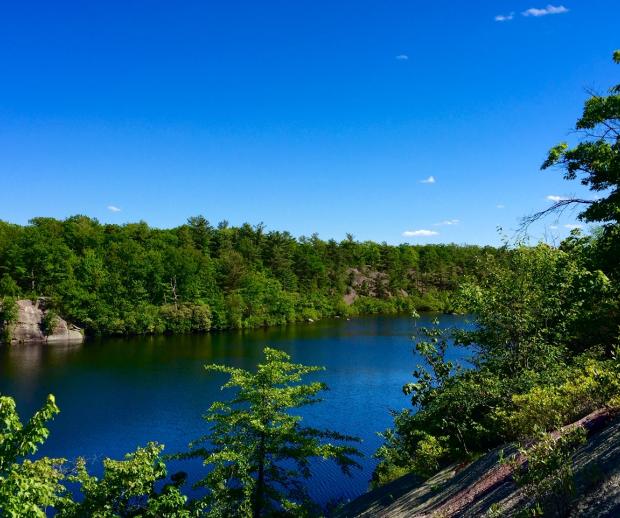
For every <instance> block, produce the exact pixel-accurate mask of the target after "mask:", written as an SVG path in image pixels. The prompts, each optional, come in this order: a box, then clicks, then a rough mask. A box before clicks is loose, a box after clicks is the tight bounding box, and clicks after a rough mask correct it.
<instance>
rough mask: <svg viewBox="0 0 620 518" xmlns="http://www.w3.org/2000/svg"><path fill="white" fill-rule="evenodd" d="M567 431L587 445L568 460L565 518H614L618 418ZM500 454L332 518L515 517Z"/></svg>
mask: <svg viewBox="0 0 620 518" xmlns="http://www.w3.org/2000/svg"><path fill="white" fill-rule="evenodd" d="M573 426H581V427H583V428H584V429H585V430H586V432H587V434H588V441H587V443H586V444H584V445H583V446H581V447H580V448H579V449H578V450H577V451H576V452H575V453H574V454H573V456H572V462H573V469H574V474H575V495H574V498H573V500H572V501H571V502H570V504H571V505H572V509H571V510H570V511H569V513H568V516H570V517H583V518H585V517H588V518H590V517H610V518H611V517H617V516H620V417H618V415H617V411H615V410H614V411H610V410H609V409H601V410H597V411H595V412H593V413H592V414H590V415H588V416H586V417H584V418H583V419H580V420H579V421H577V422H576V423H573V424H572V425H569V426H567V427H564V429H563V430H565V429H568V428H570V427H573ZM556 433H562V430H560V431H558V432H556ZM501 450H502V448H497V449H496V450H493V451H491V452H489V453H487V454H486V455H484V456H482V457H481V458H479V459H478V460H476V461H475V462H472V463H471V464H470V465H468V466H466V467H462V466H451V467H449V468H446V469H444V470H443V471H440V472H439V473H437V474H436V475H434V476H433V477H431V478H430V479H428V480H427V481H425V482H420V480H419V479H418V478H417V477H415V476H414V475H406V476H404V477H402V478H399V479H397V480H394V481H393V482H391V483H389V484H386V485H385V486H383V487H380V488H378V489H375V490H373V491H370V492H369V493H366V494H365V495H362V496H360V497H359V498H357V499H355V500H353V501H352V502H350V503H349V504H347V505H346V506H345V507H344V508H342V509H340V510H339V511H337V512H336V513H335V516H336V517H338V518H353V517H364V518H371V517H372V518H375V517H377V518H414V517H418V518H422V517H424V518H448V517H455V518H456V517H459V518H460V517H475V516H488V517H491V516H502V517H516V516H518V515H519V510H520V509H522V507H523V505H524V504H525V503H526V502H527V501H528V497H527V495H525V494H524V493H523V491H522V490H521V489H520V488H518V487H517V486H516V484H515V483H514V481H513V479H512V476H511V475H512V473H511V470H510V468H509V467H508V466H507V465H505V464H502V463H500V462H499V459H500V451H501ZM503 450H504V453H505V454H506V456H507V455H509V454H511V453H513V452H514V451H515V449H514V448H512V447H504V448H503ZM593 474H594V475H593ZM493 507H495V508H496V511H495V512H493Z"/></svg>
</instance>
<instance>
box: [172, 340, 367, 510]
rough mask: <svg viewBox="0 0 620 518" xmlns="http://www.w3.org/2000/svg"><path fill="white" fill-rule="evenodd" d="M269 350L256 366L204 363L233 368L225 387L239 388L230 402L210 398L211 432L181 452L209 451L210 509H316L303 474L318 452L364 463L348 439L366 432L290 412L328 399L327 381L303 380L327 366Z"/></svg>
mask: <svg viewBox="0 0 620 518" xmlns="http://www.w3.org/2000/svg"><path fill="white" fill-rule="evenodd" d="M264 354H265V360H266V362H265V363H263V364H259V365H258V367H257V371H256V373H252V372H248V371H246V370H243V369H239V368H234V367H227V366H223V365H207V366H206V367H205V368H206V369H207V370H208V371H213V372H223V373H226V374H229V375H230V379H229V380H228V382H227V383H225V384H224V385H223V387H222V388H236V389H237V394H236V396H235V397H234V398H233V399H232V401H231V402H230V403H222V402H215V403H213V404H212V405H211V407H210V408H209V411H208V412H207V414H206V416H205V419H206V420H207V421H209V422H210V423H211V426H212V427H211V431H210V433H209V434H207V435H205V436H204V437H201V438H200V439H198V440H196V441H194V442H193V443H192V444H190V451H189V452H188V453H186V454H182V455H179V457H183V458H189V457H199V458H202V459H203V460H204V464H205V465H208V466H211V467H212V470H211V471H210V472H209V474H208V475H207V476H206V477H205V478H204V479H203V480H201V481H199V482H198V483H197V484H196V486H197V487H205V488H207V489H208V490H209V493H208V495H207V496H206V497H205V498H204V499H203V500H202V501H201V505H202V506H203V509H204V510H205V511H206V512H207V514H208V515H210V516H254V517H259V516H269V515H287V514H291V515H295V516H302V515H304V514H309V513H310V512H311V509H312V504H311V502H310V500H309V497H308V494H307V492H306V491H305V490H304V487H303V486H302V483H301V482H302V480H303V479H306V478H308V477H310V462H309V461H310V459H311V458H313V457H320V458H323V459H333V460H334V461H335V462H336V463H338V465H339V466H340V468H341V469H342V471H343V472H344V473H345V474H349V472H350V469H351V468H353V467H360V466H359V464H358V463H357V462H356V461H355V460H354V459H353V457H354V456H360V455H361V454H360V453H359V452H358V450H357V449H355V448H353V447H351V446H348V445H346V444H343V443H345V442H347V441H358V440H359V439H356V438H353V437H348V436H345V435H341V434H339V433H336V432H332V431H329V430H318V429H315V428H310V427H306V426H302V424H301V421H302V418H301V417H300V416H298V415H291V414H289V413H288V411H289V410H291V409H295V408H299V407H303V406H306V405H310V404H314V403H318V402H319V401H321V400H320V399H319V398H318V397H317V394H318V393H319V392H321V391H322V390H325V389H326V386H325V384H324V383H320V382H312V383H307V384H301V383H300V382H301V380H302V377H303V376H304V375H306V374H309V373H312V372H316V371H319V370H322V368H321V367H310V366H305V365H300V364H295V363H291V362H290V359H291V358H290V356H289V355H288V354H286V353H285V352H282V351H277V350H274V349H270V348H265V350H264ZM330 441H334V442H335V443H336V444H334V443H332V442H330Z"/></svg>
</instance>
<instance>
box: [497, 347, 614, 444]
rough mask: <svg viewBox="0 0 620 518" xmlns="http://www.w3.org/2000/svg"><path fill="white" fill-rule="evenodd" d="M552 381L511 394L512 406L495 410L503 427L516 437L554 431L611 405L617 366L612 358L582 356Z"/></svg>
mask: <svg viewBox="0 0 620 518" xmlns="http://www.w3.org/2000/svg"><path fill="white" fill-rule="evenodd" d="M557 376H558V380H557V381H556V383H555V384H545V385H537V386H534V387H533V388H532V389H530V390H529V391H527V392H525V393H523V394H514V395H513V396H512V408H510V409H508V410H506V409H498V410H497V411H496V412H495V415H496V416H497V418H498V420H499V421H500V422H501V423H502V426H503V428H505V429H506V430H507V431H510V432H512V433H514V434H515V437H516V438H523V437H531V436H532V435H534V434H536V433H537V432H539V431H549V430H554V429H556V428H558V427H560V426H562V425H565V424H568V423H571V422H573V421H575V420H577V419H579V418H581V417H583V416H585V415H587V414H588V413H590V412H592V411H593V410H595V409H597V408H600V407H601V406H604V405H608V404H612V403H613V398H614V397H617V396H619V395H620V377H619V376H618V366H617V363H616V362H614V361H613V360H607V361H598V360H594V359H586V360H584V361H583V365H578V366H575V367H572V368H567V369H565V370H564V372H560V373H558V374H557Z"/></svg>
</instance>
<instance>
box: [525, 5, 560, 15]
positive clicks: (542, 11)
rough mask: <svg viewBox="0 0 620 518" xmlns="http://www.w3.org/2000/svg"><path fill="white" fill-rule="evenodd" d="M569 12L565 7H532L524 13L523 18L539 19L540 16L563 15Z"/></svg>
mask: <svg viewBox="0 0 620 518" xmlns="http://www.w3.org/2000/svg"><path fill="white" fill-rule="evenodd" d="M567 12H568V9H567V8H566V7H564V6H563V5H558V6H555V5H551V4H548V5H547V7H543V8H536V7H530V8H529V9H527V10H526V11H523V12H522V13H521V14H522V15H523V16H534V17H536V18H537V17H539V16H547V15H548V14H563V13H567Z"/></svg>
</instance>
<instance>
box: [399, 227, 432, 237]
mask: <svg viewBox="0 0 620 518" xmlns="http://www.w3.org/2000/svg"><path fill="white" fill-rule="evenodd" d="M438 235H439V232H436V231H435V230H425V229H420V230H405V231H404V232H403V237H430V236H438Z"/></svg>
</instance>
